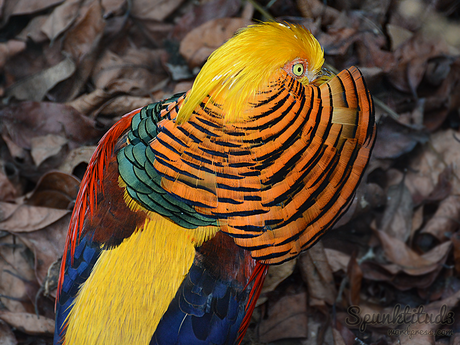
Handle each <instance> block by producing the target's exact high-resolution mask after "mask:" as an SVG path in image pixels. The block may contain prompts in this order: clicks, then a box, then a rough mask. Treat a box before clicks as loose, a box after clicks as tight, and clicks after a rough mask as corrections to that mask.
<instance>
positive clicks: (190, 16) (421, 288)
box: [0, 0, 460, 345]
mask: <svg viewBox="0 0 460 345" xmlns="http://www.w3.org/2000/svg"><path fill="white" fill-rule="evenodd" d="M459 19H460V1H458V0H437V1H436V0H340V1H338V0H330V1H326V0H324V1H320V0H269V1H268V0H211V1H210V0H0V97H1V104H0V344H2V345H9V344H51V343H52V337H51V334H52V333H53V331H54V297H55V293H56V281H57V269H58V267H59V265H60V262H59V258H60V256H61V254H62V251H63V248H64V241H65V235H66V232H67V227H68V224H69V220H70V214H71V210H72V207H73V204H74V200H75V197H76V194H77V192H78V188H79V183H80V179H81V178H82V176H83V174H84V172H85V169H86V166H87V163H88V161H89V159H90V157H91V155H92V153H93V151H94V149H95V145H97V142H98V140H99V139H100V138H101V137H102V135H103V134H104V133H105V131H106V130H107V129H108V128H110V126H111V125H113V124H114V123H115V121H117V120H118V119H119V118H120V117H121V116H122V115H123V114H124V113H127V112H129V111H131V110H133V109H135V108H139V107H142V106H144V105H146V104H148V103H151V102H155V101H158V100H161V99H163V98H165V97H168V96H170V95H172V94H174V93H176V92H180V91H186V90H188V89H189V88H190V87H191V85H192V83H193V80H194V77H195V76H196V74H197V73H198V72H199V70H200V67H201V66H202V65H203V63H204V62H205V61H206V58H207V57H208V56H209V54H210V53H211V52H213V51H214V50H215V49H216V48H217V47H219V46H220V45H221V44H222V43H223V42H225V41H226V40H227V39H228V38H230V37H231V36H232V35H233V33H234V32H235V31H236V30H237V29H238V28H241V27H244V26H247V25H249V24H250V23H252V22H257V21H265V20H277V21H287V22H295V23H300V24H302V25H304V26H306V27H307V28H308V29H310V30H311V31H312V33H313V34H314V35H315V36H316V37H317V38H318V40H319V42H320V43H321V45H322V46H323V48H324V52H325V55H326V62H327V64H328V66H330V68H331V69H335V70H338V71H340V70H342V69H343V68H346V67H349V66H351V65H356V66H358V67H359V68H360V69H361V71H362V72H363V74H364V76H365V79H366V82H367V85H368V86H369V88H370V89H371V92H372V94H373V96H374V100H375V105H376V117H377V121H378V138H377V142H376V145H375V149H374V152H373V157H372V159H371V162H370V164H369V167H368V169H367V173H366V176H365V177H364V179H363V181H362V183H361V186H360V187H359V190H358V192H357V195H356V198H355V200H354V202H353V204H352V206H351V207H350V210H349V211H348V213H347V214H346V215H345V216H344V217H343V218H342V219H341V220H340V221H339V224H337V225H336V226H335V228H334V229H332V230H330V231H329V232H328V233H327V234H326V236H325V237H324V238H323V240H322V241H321V242H320V243H318V244H317V245H316V246H315V247H314V248H312V249H311V250H309V251H308V252H306V253H304V254H303V255H301V256H300V257H299V258H298V259H297V260H296V261H291V262H288V263H285V264H283V265H280V266H274V267H272V268H270V272H269V276H268V279H267V282H266V284H265V287H264V291H263V292H262V295H261V298H260V300H259V303H258V307H257V308H256V311H255V313H254V316H253V319H252V321H251V325H250V329H249V331H248V334H247V335H246V338H245V339H244V342H243V343H244V344H286V345H287V344H292V345H297V344H305V345H306V344H308V345H310V344H311V345H313V344H315V345H320V344H329V345H332V344H335V345H351V344H378V345H385V344H414V345H415V344H417V345H418V344H460V335H459V332H460V305H459V300H460V276H459V273H460V233H459V232H458V230H459V228H460V194H459V191H460V184H459V182H460V181H459V166H458V165H459V162H460V133H458V132H459V126H460V117H459V107H460V58H459V55H460V54H459V53H460V21H459ZM398 306H399V307H398ZM350 307H351V309H350ZM398 308H399V309H398ZM404 308H406V309H404ZM449 313H450V314H449ZM398 315H399V316H400V317H399V318H398ZM401 315H403V316H407V317H406V318H405V319H404V317H401ZM449 315H450V316H451V317H449ZM385 316H386V319H385ZM443 318H444V319H443ZM364 321H366V322H364Z"/></svg>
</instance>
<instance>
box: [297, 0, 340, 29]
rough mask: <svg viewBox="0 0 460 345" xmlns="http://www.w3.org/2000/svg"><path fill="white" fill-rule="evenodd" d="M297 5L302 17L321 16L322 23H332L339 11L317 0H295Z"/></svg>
mask: <svg viewBox="0 0 460 345" xmlns="http://www.w3.org/2000/svg"><path fill="white" fill-rule="evenodd" d="M297 6H298V7H299V11H300V13H302V16H303V17H306V18H313V19H316V18H318V17H320V18H321V23H322V25H329V24H332V23H333V22H334V21H335V20H336V19H337V17H338V16H339V15H340V12H339V11H338V10H337V9H335V8H333V7H330V6H327V5H326V4H325V3H323V2H321V1H319V0H297Z"/></svg>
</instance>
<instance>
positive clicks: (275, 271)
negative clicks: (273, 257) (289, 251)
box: [257, 260, 297, 305]
mask: <svg viewBox="0 0 460 345" xmlns="http://www.w3.org/2000/svg"><path fill="white" fill-rule="evenodd" d="M296 263H297V260H289V261H286V262H284V263H282V264H281V265H273V266H270V267H269V268H268V273H267V276H266V277H265V281H264V285H263V287H262V296H261V297H260V298H259V299H258V300H257V305H261V304H262V303H265V301H266V300H267V297H265V296H264V295H265V294H267V292H271V291H273V290H275V288H276V287H277V286H278V285H279V284H280V283H281V282H282V281H284V280H285V279H286V278H288V277H289V276H290V275H291V274H292V272H293V271H294V268H295V265H296Z"/></svg>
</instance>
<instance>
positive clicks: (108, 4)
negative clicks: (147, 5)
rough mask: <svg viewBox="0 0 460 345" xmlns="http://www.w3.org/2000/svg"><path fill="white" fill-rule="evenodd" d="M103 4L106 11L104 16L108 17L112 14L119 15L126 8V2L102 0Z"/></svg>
mask: <svg viewBox="0 0 460 345" xmlns="http://www.w3.org/2000/svg"><path fill="white" fill-rule="evenodd" d="M101 4H102V8H103V9H104V16H105V17H107V16H108V15H110V14H118V12H119V11H120V10H121V9H122V7H123V6H125V4H126V0H101ZM120 14H121V13H120Z"/></svg>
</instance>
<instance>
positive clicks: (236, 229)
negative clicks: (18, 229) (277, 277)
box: [54, 23, 375, 345]
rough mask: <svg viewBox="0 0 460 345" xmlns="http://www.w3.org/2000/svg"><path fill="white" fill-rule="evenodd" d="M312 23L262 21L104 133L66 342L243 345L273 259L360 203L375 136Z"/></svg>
mask: <svg viewBox="0 0 460 345" xmlns="http://www.w3.org/2000/svg"><path fill="white" fill-rule="evenodd" d="M323 62H324V54H323V51H322V49H321V47H320V45H319V43H318V42H317V41H316V39H315V38H314V37H313V36H312V35H311V33H310V32H309V31H307V30H306V29H305V28H303V27H302V26H299V25H295V24H286V23H285V24H281V23H261V24H256V25H251V26H249V27H247V28H245V29H242V30H240V31H239V32H238V33H237V34H236V35H235V36H234V37H233V38H231V39H230V40H229V41H228V42H226V43H225V44H224V45H223V46H222V47H220V48H219V49H218V50H216V51H215V52H214V53H213V54H212V55H211V56H210V57H209V59H208V61H207V62H206V64H205V65H204V67H203V68H202V70H201V72H200V73H199V75H198V76H197V78H196V80H195V83H194V84H193V87H192V89H191V90H190V91H188V92H187V93H183V94H178V95H175V96H173V97H171V98H169V99H166V100H163V101H161V102H157V103H155V104H151V105H148V106H146V107H144V108H142V109H138V110H135V111H133V112H131V113H129V114H127V115H125V116H124V117H123V118H122V119H121V120H120V121H119V122H117V123H116V124H115V125H114V126H113V127H112V128H111V129H110V130H109V131H108V132H107V134H106V135H105V136H104V137H103V138H102V140H101V142H100V143H99V146H98V147H97V149H96V152H95V153H94V155H93V157H92V159H91V161H90V163H89V166H88V169H87V171H86V174H85V176H84V178H83V181H82V184H81V189H80V192H79V194H78V197H77V200H76V204H75V208H74V211H73V215H72V219H71V224H70V229H69V233H68V237H67V243H66V249H65V251H64V255H63V259H62V267H61V276H60V281H59V287H58V297H57V315H56V331H55V340H54V342H55V344H59V343H64V344H67V345H74V344H85V345H91V344H98V345H100V344H137V345H139V344H146V345H147V344H235V343H238V342H240V341H241V339H242V337H243V336H244V334H245V331H246V329H247V327H248V323H249V318H250V316H251V314H252V311H253V308H254V305H255V301H256V299H257V297H258V295H259V293H260V289H261V286H262V283H263V281H264V277H265V274H266V272H267V267H268V266H267V265H268V264H275V263H280V262H283V261H285V260H289V259H292V258H294V257H296V256H297V255H298V254H299V253H300V252H301V251H302V250H305V249H307V248H308V247H310V246H311V245H313V244H314V243H315V241H317V240H318V239H319V238H320V236H321V235H322V234H324V232H325V231H327V230H328V229H330V228H331V227H332V226H333V225H334V223H335V222H336V221H337V220H338V218H339V217H340V216H341V215H342V214H343V213H344V212H345V210H346V209H347V207H348V206H349V205H350V203H351V201H352V199H353V196H354V192H355V190H356V187H357V185H358V183H359V181H360V179H361V177H362V176H363V171H364V169H365V167H366V165H367V163H368V160H369V156H370V153H371V149H372V146H373V143H374V138H375V124H374V115H373V114H374V111H373V105H372V99H371V96H370V94H369V91H368V90H367V88H366V85H365V82H364V79H363V77H362V75H361V73H360V72H359V70H358V69H357V68H356V67H351V68H349V69H346V70H344V71H342V72H341V73H339V74H338V75H337V76H334V75H332V74H331V73H329V72H327V71H326V70H325V69H324V68H322V65H323Z"/></svg>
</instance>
